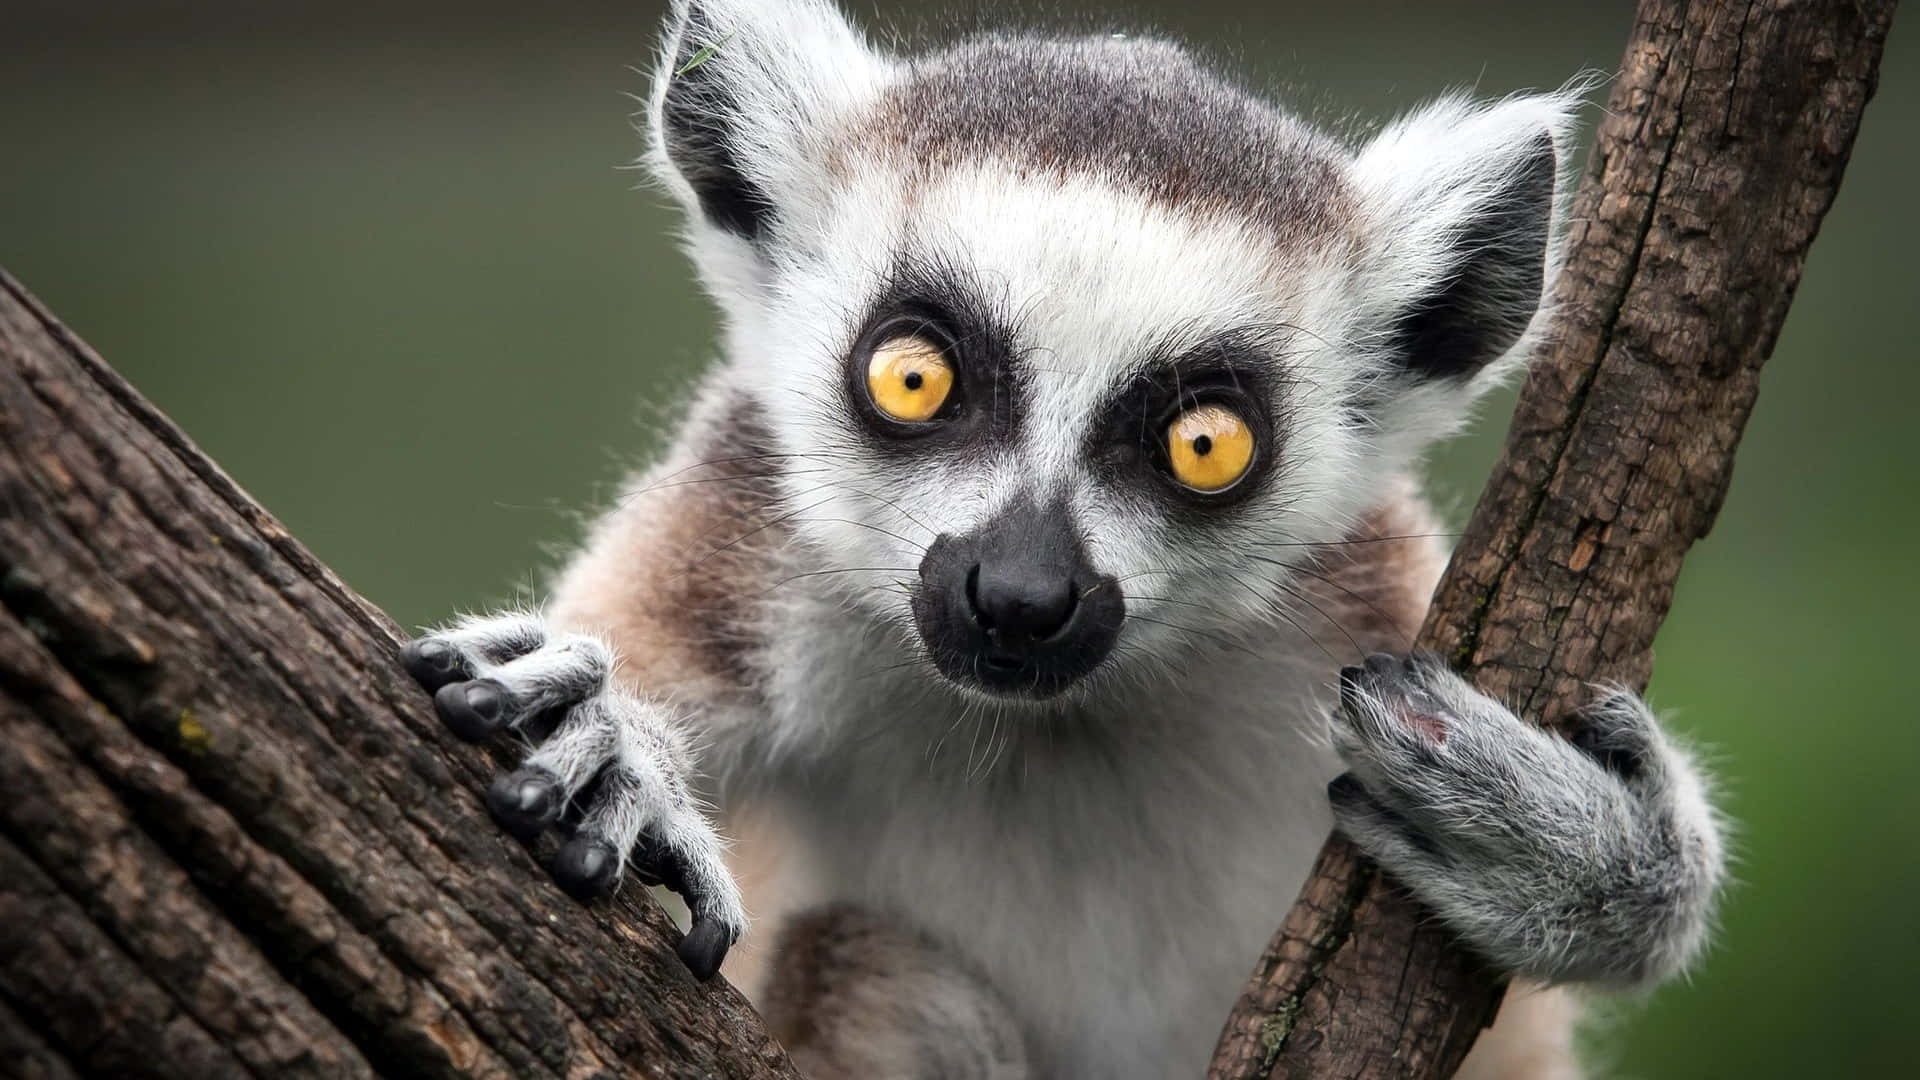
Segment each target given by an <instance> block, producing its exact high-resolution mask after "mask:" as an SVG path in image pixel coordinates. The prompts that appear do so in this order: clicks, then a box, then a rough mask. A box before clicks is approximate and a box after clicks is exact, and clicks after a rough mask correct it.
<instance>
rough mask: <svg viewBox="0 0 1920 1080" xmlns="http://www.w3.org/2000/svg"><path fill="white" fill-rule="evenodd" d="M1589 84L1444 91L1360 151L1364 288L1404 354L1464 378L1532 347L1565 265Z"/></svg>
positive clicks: (1395, 356) (1394, 346)
mask: <svg viewBox="0 0 1920 1080" xmlns="http://www.w3.org/2000/svg"><path fill="white" fill-rule="evenodd" d="M1581 93H1582V90H1581V89H1580V88H1578V87H1575V88H1571V89H1568V90H1565V91H1561V92H1559V93H1555V94H1540V95H1527V96H1521V97H1514V98H1508V99H1506V100H1504V101H1500V102H1497V103H1494V104H1491V105H1476V104H1474V103H1472V102H1469V101H1467V100H1466V99H1464V98H1448V99H1444V100H1441V101H1439V102H1436V103H1434V104H1432V105H1429V106H1427V107H1426V108H1424V109H1421V110H1420V111H1418V112H1416V113H1413V114H1412V115H1410V116H1408V117H1406V118H1404V119H1402V120H1400V121H1398V122H1396V123H1394V124H1393V125H1391V126H1389V127H1388V128H1387V129H1386V130H1385V131H1383V132H1382V133H1381V134H1380V135H1379V137H1378V138H1376V139H1374V140H1373V142H1372V143H1371V144H1369V145H1368V146H1367V147H1366V148H1365V149H1364V150H1363V151H1361V153H1360V156H1359V158H1358V159H1357V160H1356V162H1355V164H1354V176H1355V179H1356V181H1357V186H1358V188H1359V190H1360V192H1361V195H1362V202H1363V205H1364V207H1365V208H1366V209H1365V212H1366V213H1367V215H1368V217H1369V224H1368V229H1367V231H1368V236H1369V240H1368V246H1369V255H1368V257H1367V269H1366V270H1365V271H1364V273H1365V274H1366V277H1367V283H1366V292H1367V293H1368V295H1369V298H1370V299H1371V301H1372V303H1371V304H1370V306H1371V307H1372V308H1373V313H1374V315H1375V317H1376V320H1377V322H1376V325H1379V326H1380V327H1381V330H1382V331H1383V333H1384V343H1385V346H1386V349H1387V351H1388V354H1389V357H1390V359H1391V361H1392V362H1393V363H1395V364H1396V365H1398V366H1400V367H1401V368H1402V369H1404V370H1406V371H1408V372H1410V373H1412V374H1414V375H1416V376H1418V377H1420V378H1422V379H1427V380H1431V379H1454V378H1458V377H1464V376H1471V375H1473V374H1475V373H1477V372H1479V371H1480V370H1482V369H1483V368H1485V367H1487V366H1488V365H1489V364H1492V363H1493V362H1494V361H1496V360H1499V359H1500V358H1502V357H1503V356H1506V355H1507V354H1508V353H1509V352H1511V351H1513V350H1514V347H1515V346H1516V345H1519V344H1520V343H1521V341H1522V339H1523V338H1524V337H1525V335H1526V332H1527V329H1528V327H1529V326H1530V325H1531V324H1532V322H1533V319H1534V316H1535V314H1536V313H1538V312H1539V310H1540V308H1541V304H1542V300H1543V293H1544V291H1545V288H1546V284H1547V282H1548V280H1549V279H1550V274H1551V273H1552V271H1553V270H1554V269H1555V266H1556V263H1557V246H1558V245H1557V240H1558V237H1557V231H1558V230H1557V220H1556V218H1557V207H1558V199H1557V194H1558V190H1559V184H1558V180H1559V177H1560V174H1561V173H1562V171H1563V168H1564V166H1565V164H1566V162H1567V160H1568V159H1569V157H1570V155H1571V146H1572V141H1573V140H1572V132H1573V126H1574V125H1573V110H1574V108H1575V107H1576V106H1577V105H1578V104H1579V102H1580V97H1581Z"/></svg>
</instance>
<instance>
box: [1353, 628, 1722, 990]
mask: <svg viewBox="0 0 1920 1080" xmlns="http://www.w3.org/2000/svg"><path fill="white" fill-rule="evenodd" d="M1581 721H1582V724H1583V726H1582V728H1581V729H1580V731H1579V732H1578V733H1577V734H1576V736H1575V737H1574V738H1573V739H1572V740H1568V739H1563V738H1561V737H1559V736H1557V735H1554V734H1552V733H1550V732H1547V731H1543V730H1541V729H1540V728H1537V727H1535V726H1533V725H1530V724H1527V723H1524V722H1522V721H1521V720H1520V719H1519V718H1517V717H1515V716H1514V715H1513V714H1512V713H1511V712H1509V711H1507V709H1506V708H1505V707H1503V706H1501V705H1500V704H1499V703H1498V702H1496V701H1494V700H1493V699H1491V698H1489V697H1487V696H1486V695H1484V694H1481V693H1480V692H1479V691H1477V690H1475V689H1474V688H1473V687H1472V686H1471V685H1469V684H1468V683H1467V682H1466V681H1465V680H1463V679H1461V678H1460V677H1459V676H1457V675H1455V674H1453V673H1452V672H1451V671H1449V670H1448V669H1447V667H1446V666H1445V665H1444V664H1443V663H1441V662H1439V661H1438V660H1437V659H1434V658H1431V657H1417V658H1412V659H1406V658H1400V657H1393V656H1386V655H1376V656H1372V657H1369V658H1368V659H1367V662H1366V664H1365V666H1364V667H1353V668H1347V669H1345V670H1343V671H1342V672H1341V675H1340V704H1339V706H1338V708H1337V709H1336V710H1335V713H1334V717H1333V737H1334V745H1335V748H1336V749H1337V750H1338V751H1339V753H1340V755H1341V757H1342V758H1343V759H1344V761H1345V762H1346V765H1347V767H1348V768H1349V770H1351V771H1350V772H1348V773H1347V774H1345V775H1343V776H1341V777H1340V778H1339V779H1337V780H1335V781H1334V782H1333V784H1332V785H1331V786H1330V788H1329V794H1330V795H1331V796H1332V798H1333V806H1334V814H1335V817H1336V819H1337V820H1338V822H1339V825H1340V828H1341V829H1342V830H1343V831H1345V832H1346V834H1347V835H1348V836H1350V837H1352V838H1353V840H1354V842H1355V843H1357V844H1359V845H1360V847H1361V848H1362V849H1363V850H1364V851H1366V852H1367V854H1368V855H1370V856H1372V857H1373V858H1374V859H1376V860H1378V861H1379V863H1380V864H1381V865H1382V866H1383V867H1385V868H1386V869H1387V871H1388V872H1390V873H1392V874H1393V875H1394V876H1395V877H1396V878H1398V879H1399V880H1400V881H1401V882H1403V883H1405V884H1406V886H1407V887H1408V888H1410V889H1411V890H1412V891H1413V892H1414V893H1415V894H1416V895H1417V896H1419V898H1420V899H1421V900H1422V901H1423V902H1424V903H1426V904H1427V906H1429V907H1430V908H1432V909H1433V911H1434V912H1435V913H1436V914H1437V915H1438V916H1439V917H1440V918H1441V919H1442V920H1443V921H1445V922H1447V923H1448V924H1449V925H1450V926H1451V927H1452V928H1453V929H1454V931H1455V932H1457V933H1459V934H1460V935H1461V936H1462V937H1463V938H1464V939H1465V940H1466V941H1467V942H1468V943H1469V944H1470V945H1472V946H1473V947H1474V948H1476V949H1477V950H1478V951H1479V952H1481V953H1482V954H1483V955H1485V956H1486V958H1487V959H1489V960H1491V961H1492V962H1493V963H1495V964H1496V965H1498V966H1499V967H1501V968H1502V969H1503V970H1506V971H1509V972H1512V973H1514V974H1517V975H1522V976H1526V977H1529V978H1532V979H1536V980H1539V981H1541V982H1547V983H1558V982H1585V983H1599V984H1610V985H1615V986H1632V985H1641V984H1646V983H1650V982H1654V981H1657V980H1659V979H1661V978H1663V977H1665V976H1667V975H1670V974H1672V973H1674V972H1675V971H1677V970H1679V969H1680V968H1682V967H1684V966H1685V965H1686V963H1687V961H1688V960H1690V959H1691V958H1692V957H1693V955H1694V954H1695V952H1697V951H1698V949H1699V948H1700V946H1701V945H1702V943H1703V942H1704V940H1705V937H1706V934H1707V929H1708V925H1709V923H1710V922H1711V916H1712V906H1713V899H1714V894H1715V891H1716V889H1717V887H1718V885H1719V882H1720V880H1721V877H1722V874H1723V865H1722V850H1721V843H1720V837H1719V833H1718V828H1717V825H1716V822H1715V820H1714V816H1713V813H1712V810H1711V809H1710V807H1709V804H1708V802H1707V799H1706V796H1705V792H1704V791H1703V786H1702V781H1701V779H1700V777H1699V775H1698V774H1697V773H1695V771H1694V770H1693V767H1692V765H1691V764H1690V763H1689V761H1688V759H1687V757H1686V755H1685V754H1684V753H1682V752H1681V751H1680V750H1679V749H1678V748H1676V747H1675V746H1674V745H1673V744H1672V743H1670V742H1669V741H1668V739H1667V738H1666V736H1665V735H1664V734H1663V733H1662V732H1661V730H1660V726H1659V723H1658V721H1656V720H1655V718H1654V716H1653V714H1652V713H1651V712H1649V711H1648V709H1647V707H1646V705H1645V704H1643V703H1642V702H1641V701H1640V699H1639V698H1638V697H1637V696H1636V695H1633V694H1631V693H1626V692H1612V693H1608V694H1606V695H1604V696H1602V697H1601V698H1600V699H1599V700H1598V701H1596V702H1594V703H1593V704H1592V705H1590V706H1588V707H1587V708H1586V709H1585V710H1584V711H1583V713H1582V716H1581Z"/></svg>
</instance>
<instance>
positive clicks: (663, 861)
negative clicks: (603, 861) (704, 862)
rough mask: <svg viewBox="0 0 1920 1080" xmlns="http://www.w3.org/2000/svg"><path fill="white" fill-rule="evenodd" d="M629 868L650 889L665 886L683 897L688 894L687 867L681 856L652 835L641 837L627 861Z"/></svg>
mask: <svg viewBox="0 0 1920 1080" xmlns="http://www.w3.org/2000/svg"><path fill="white" fill-rule="evenodd" d="M627 866H628V869H631V870H632V871H633V872H634V876H635V877H636V878H638V879H639V881H640V882H641V883H642V884H644V885H646V886H647V887H648V888H652V887H654V886H655V885H664V886H666V887H667V889H668V891H670V892H676V893H679V894H680V895H681V896H685V895H686V894H687V874H686V867H685V866H683V865H682V864H681V861H680V856H678V855H676V854H675V853H674V851H673V849H672V848H670V847H667V846H666V845H665V844H662V843H660V842H659V841H657V840H655V839H654V838H653V837H652V836H650V835H646V834H642V835H641V837H640V842H639V843H638V844H635V845H634V848H633V855H632V856H631V857H630V858H629V859H628V860H627Z"/></svg>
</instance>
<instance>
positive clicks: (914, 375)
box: [906, 371, 927, 390]
mask: <svg viewBox="0 0 1920 1080" xmlns="http://www.w3.org/2000/svg"><path fill="white" fill-rule="evenodd" d="M926 381H927V380H925V379H923V378H921V376H920V373H919V372H917V371H909V372H907V379H906V383H907V389H909V390H918V389H920V384H922V383H924V382H926Z"/></svg>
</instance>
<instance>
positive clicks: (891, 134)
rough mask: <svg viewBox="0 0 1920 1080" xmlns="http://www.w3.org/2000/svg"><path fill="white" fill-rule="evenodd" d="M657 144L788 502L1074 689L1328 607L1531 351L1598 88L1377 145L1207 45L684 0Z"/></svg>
mask: <svg viewBox="0 0 1920 1080" xmlns="http://www.w3.org/2000/svg"><path fill="white" fill-rule="evenodd" d="M674 25H675V27H676V29H675V31H674V33H673V35H672V37H671V39H670V40H669V41H668V43H667V46H666V49H665V51H664V53H663V58H662V62H661V65H660V72H661V74H660V75H659V78H658V81H657V83H656V86H655V92H654V99H653V106H654V112H653V137H654V164H655V167H656V170H657V171H658V173H659V174H660V175H661V176H662V177H663V179H664V180H665V181H666V182H667V183H668V185H669V186H670V187H672V188H673V189H674V190H675V191H676V192H678V193H679V194H680V195H681V197H682V198H683V200H684V201H685V202H686V203H687V205H688V206H689V208H690V210H691V211H692V212H693V215H694V225H693V227H692V230H691V241H692V247H693V251H694V254H695V258H696V261H697V263H698V264H699V266H700V268H701V270H702V273H703V276H704V277H705V280H706V282H707V284H708V286H709V288H710V289H711V291H712V292H713V293H714V295H715V297H716V299H717V300H718V301H719V303H720V304H721V306H722V307H723V309H724V311H725V313H726V316H727V333H728V344H729V349H730V352H731V353H732V355H733V356H734V357H735V360H736V363H737V364H739V365H740V369H741V370H742V371H743V373H748V374H749V375H750V379H749V381H750V382H751V383H752V384H753V385H754V386H755V387H756V388H757V395H756V396H757V398H758V400H759V402H760V407H761V408H762V410H763V412H764V417H765V420H766V425H767V428H768V431H769V434H770V437H771V438H772V439H773V440H774V441H775V442H776V443H777V444H778V447H779V450H780V451H781V452H782V453H783V454H785V455H788V457H787V458H786V459H785V460H788V461H791V462H793V463H794V464H793V467H791V468H788V469H786V470H784V473H785V475H784V476H783V478H782V481H781V483H782V488H783V492H782V494H783V496H784V499H785V501H786V503H788V504H790V507H791V509H790V513H789V516H788V519H789V521H790V523H791V525H792V527H793V528H794V529H795V530H796V532H797V533H798V535H799V537H800V539H801V541H802V542H803V543H805V544H807V545H808V546H809V547H810V548H811V549H812V550H814V551H815V552H817V554H818V555H819V556H820V557H821V558H822V559H824V560H826V561H827V563H828V564H829V565H830V566H831V567H832V568H834V569H836V570H837V571H839V572H838V573H837V574H835V576H834V580H835V581H836V582H837V583H838V584H839V585H840V586H841V587H842V588H843V589H844V590H845V595H846V598H847V601H848V602H849V603H850V604H851V605H854V606H856V607H858V608H859V609H860V610H862V611H864V612H866V613H867V614H868V615H870V616H874V617H878V618H881V619H886V620H891V621H893V622H895V623H896V624H898V625H899V626H901V627H902V628H903V629H904V630H905V631H906V632H907V633H908V634H909V635H910V636H911V637H912V639H913V640H914V641H915V642H917V647H918V648H919V650H920V651H921V652H922V653H923V655H924V656H925V657H926V658H927V659H928V660H929V661H930V662H931V667H932V669H933V670H934V671H935V672H937V673H938V676H939V677H942V678H944V679H945V680H948V681H951V682H953V683H955V684H957V685H959V686H962V687H964V688H966V689H968V690H969V691H975V692H984V693H988V694H992V695H995V696H999V697H1013V698H1028V699H1043V698H1049V697H1053V696H1056V695H1060V694H1062V693H1065V692H1069V691H1072V692H1078V693H1097V692H1099V688H1100V687H1101V686H1103V685H1124V683H1125V681H1126V680H1125V678H1124V676H1125V675H1126V674H1127V672H1128V671H1129V670H1130V669H1132V670H1138V669H1140V668H1142V667H1160V668H1164V667H1166V666H1169V665H1180V664H1181V663H1182V661H1183V657H1190V656H1191V655H1192V654H1193V653H1194V651H1195V650H1213V649H1219V648H1223V647H1231V645H1232V643H1233V641H1234V639H1235V638H1237V637H1239V636H1241V635H1245V634H1254V633H1259V632H1260V631H1261V628H1263V627H1269V626H1273V625H1276V624H1277V620H1283V619H1286V618H1288V617H1289V614H1288V613H1289V611H1290V608H1291V607H1292V605H1294V604H1295V602H1296V601H1297V599H1298V598H1299V596H1300V591H1299V589H1298V588H1297V587H1296V582H1297V580H1298V575H1299V574H1300V573H1302V572H1303V569H1304V567H1305V566H1306V565H1307V563H1308V561H1309V560H1310V559H1311V558H1312V556H1313V554H1314V552H1315V551H1316V548H1317V547H1318V546H1319V545H1324V544H1326V543H1328V542H1333V541H1337V540H1338V539H1339V538H1340V537H1341V536H1342V535H1343V533H1344V531H1345V530H1346V529H1347V528H1348V526H1349V524H1350V523H1351V522H1352V521H1353V520H1354V519H1355V518H1356V517H1357V516H1358V515H1359V514H1361V513H1363V512H1364V511H1365V510H1366V509H1368V508H1369V506H1371V505H1372V503H1373V501H1374V500H1375V499H1377V498H1378V497H1379V495H1380V494H1381V492H1382V490H1383V487H1384V485H1385V484H1387V483H1389V482H1390V481H1391V480H1392V479H1393V477H1394V475H1395V474H1396V473H1397V472H1398V471H1399V470H1402V469H1404V468H1406V467H1408V466H1409V465H1410V464H1411V462H1412V461H1413V459H1414V458H1415V457H1416V456H1417V454H1418V453H1419V451H1420V449H1421V448H1422V447H1423V446H1424V445H1425V444H1426V443H1428V442H1429V441H1431V440H1432V439H1435V438H1437V437H1439V436H1441V435H1444V434H1446V433H1447V432H1449V431H1450V430H1452V429H1453V428H1454V427H1455V426H1457V425H1458V424H1459V423H1460V422H1461V421H1462V419H1463V418H1464V416H1465V413H1466V410H1467V408H1468V406H1469V404H1470V402H1471V401H1472V399H1473V397H1474V396H1475V395H1476V394H1477V393H1478V392H1479V391H1480V390H1481V389H1483V388H1484V386H1485V385H1487V384H1488V383H1489V382H1490V381H1491V380H1490V378H1489V377H1488V376H1487V372H1488V371H1489V369H1498V368H1499V367H1501V366H1502V364H1501V362H1502V361H1503V360H1504V359H1506V358H1508V357H1511V356H1513V355H1514V354H1516V353H1517V352H1519V351H1521V350H1522V349H1524V348H1525V346H1526V345H1527V341H1526V336H1527V332H1528V329H1529V327H1530V325H1531V324H1532V323H1533V321H1534V319H1535V316H1536V313H1537V311H1538V309H1539V307H1540V302H1541V295H1540V294H1541V288H1542V281H1543V279H1544V274H1545V272H1546V270H1547V269H1548V265H1549V262H1550V260H1551V256H1552V246H1553V245H1552V242H1551V236H1550V233H1551V228H1550V223H1551V220H1552V210H1553V202H1554V189H1555V176H1556V171H1557V167H1558V159H1557V156H1556V151H1555V146H1556V143H1558V144H1560V145H1564V144H1565V142H1566V139H1565V138H1564V135H1565V131H1564V129H1565V127H1566V120H1565V115H1566V112H1567V109H1568V106H1569V105H1570V103H1571V95H1564V94H1563V95H1558V96H1550V97H1544V98H1527V99H1516V100H1512V101H1508V102H1505V103H1502V104H1499V105H1496V106H1492V107H1490V108H1473V107H1470V106H1467V105H1465V104H1463V103H1460V102H1447V103H1443V104H1441V105H1439V106H1435V107H1432V108H1430V109H1428V110H1426V111H1424V112H1422V113H1419V114H1416V115H1415V116H1413V117H1412V118H1410V119H1408V120H1405V121H1402V122H1401V123H1400V124H1397V125H1395V126H1393V127H1390V128H1389V129H1387V131H1386V132H1385V133H1383V134H1381V135H1380V136H1379V137H1377V138H1376V139H1375V140H1373V141H1372V142H1371V143H1370V144H1369V145H1367V146H1366V147H1364V148H1363V149H1361V150H1360V152H1359V153H1358V154H1357V155H1355V154H1353V153H1350V152H1349V151H1348V150H1346V149H1344V148H1342V147H1341V146H1340V145H1339V144H1337V143H1335V142H1333V141H1332V140H1330V139H1328V138H1326V137H1324V136H1322V135H1320V134H1318V133H1316V132H1314V131H1312V130H1311V129H1309V128H1307V127H1306V126H1305V125H1303V124H1301V123H1300V122H1299V121H1297V120H1295V119H1294V118H1292V117H1291V116H1289V115H1287V114H1285V113H1283V112H1281V111H1279V110H1277V109H1274V108H1272V107H1270V106H1268V105H1266V104H1263V103H1261V102H1259V101H1257V100H1255V99H1253V98H1251V97H1249V96H1248V95H1246V94H1244V93H1243V92H1241V91H1240V90H1238V89H1236V88H1234V87H1232V86H1230V85H1228V84H1227V83H1225V82H1223V81H1221V80H1220V79H1219V78H1217V77H1216V76H1214V75H1212V74H1210V73H1209V72H1207V71H1206V70H1204V69H1203V68H1201V67H1200V66H1199V65H1197V64H1196V63H1195V62H1194V61H1193V60H1192V59H1190V58H1189V57H1188V56H1187V55H1186V54H1185V53H1183V52H1182V51H1181V50H1179V49H1177V48H1176V47H1174V46H1171V45H1166V44H1162V43H1159V42H1151V41H1136V40H1127V39H1120V38H1089V39H1076V40H1049V39H1038V38H1020V39H992V40H985V41H977V42H973V43H969V44H966V45H962V46H960V47H958V48H955V49H952V50H950V51H947V52H944V53H940V54H937V55H933V56H928V57H920V58H915V59H895V58H891V57H886V56H882V55H880V54H878V53H876V52H874V51H872V50H871V49H869V48H868V47H867V46H866V45H865V44H864V43H863V42H862V41H861V40H860V39H859V37H858V35H857V34H856V33H855V32H854V31H853V30H852V29H850V28H849V27H848V25H847V24H846V23H845V21H844V20H843V19H842V18H841V17H840V15H839V14H838V13H837V12H835V11H833V10H832V9H831V8H830V7H828V6H826V5H825V4H822V3H818V2H814V0H777V2H765V3H752V2H749V0H710V2H693V3H687V2H683V3H680V4H679V5H677V8H676V18H675V20H674Z"/></svg>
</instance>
